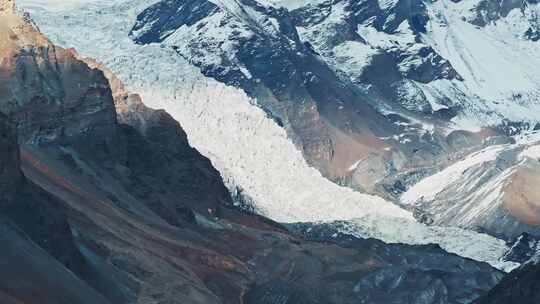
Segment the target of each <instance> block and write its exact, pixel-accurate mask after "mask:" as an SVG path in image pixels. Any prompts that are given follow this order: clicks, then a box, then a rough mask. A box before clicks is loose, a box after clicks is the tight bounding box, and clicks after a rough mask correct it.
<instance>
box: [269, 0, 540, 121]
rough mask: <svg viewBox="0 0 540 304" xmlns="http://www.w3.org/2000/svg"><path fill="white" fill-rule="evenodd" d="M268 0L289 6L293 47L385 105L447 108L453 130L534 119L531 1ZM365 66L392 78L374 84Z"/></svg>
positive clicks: (539, 83)
mask: <svg viewBox="0 0 540 304" xmlns="http://www.w3.org/2000/svg"><path fill="white" fill-rule="evenodd" d="M277 3H278V4H277V5H283V6H285V7H288V8H290V9H293V15H295V20H297V25H298V28H299V32H300V34H301V40H302V41H309V42H310V43H311V44H313V45H314V47H315V49H316V50H317V51H318V52H320V54H321V55H322V56H323V57H324V58H325V59H327V61H329V62H331V63H332V65H333V66H334V67H335V68H336V69H338V70H339V71H341V72H343V73H344V75H346V76H347V77H349V78H350V79H351V80H352V81H353V82H355V83H356V84H357V85H359V86H369V85H372V86H374V87H375V88H374V90H378V91H379V92H378V94H380V95H381V99H382V100H383V101H386V102H387V103H390V104H392V103H396V102H397V103H399V104H401V105H403V106H404V107H405V108H407V109H409V110H412V111H413V112H417V113H430V112H432V113H435V112H437V111H440V110H443V109H446V110H445V111H446V112H448V111H449V110H451V111H450V112H449V113H447V114H451V120H452V121H453V122H454V123H455V125H454V126H453V128H461V129H463V128H466V129H478V128H481V127H485V126H489V125H497V124H500V123H501V121H502V120H505V119H507V120H511V121H520V122H530V123H532V124H533V125H534V124H536V123H537V122H538V121H539V119H540V114H539V113H540V111H538V109H539V107H540V103H539V98H538V97H539V87H540V77H539V76H538V75H539V74H540V73H538V71H537V70H536V69H535V68H532V67H536V66H538V64H539V63H540V62H539V60H540V59H539V58H538V56H537V55H536V54H537V53H538V51H539V50H540V45H539V44H538V43H537V41H536V40H537V39H536V38H534V37H532V36H533V35H531V33H535V32H537V28H538V26H539V23H538V17H537V16H538V12H539V7H538V5H537V4H536V2H535V1H503V4H502V5H503V6H504V7H502V8H501V7H499V5H501V4H497V2H496V1H489V0H486V1H480V0H464V1H433V2H427V1H347V0H343V1H334V2H330V1H304V4H303V5H299V4H298V3H291V2H289V1H278V2H277ZM381 56H386V62H385V63H382V62H381V60H380V57H381ZM358 62H360V63H361V64H360V65H361V68H359V67H358V66H359V64H358ZM370 67H371V68H372V69H373V68H375V67H377V68H379V69H382V70H384V71H385V72H386V73H388V72H389V71H391V70H392V69H391V68H394V70H396V71H397V72H399V73H396V75H395V76H394V78H393V79H392V78H390V77H388V75H383V77H379V78H374V76H373V75H372V71H371V69H370ZM385 95H386V96H385ZM394 107H395V106H394Z"/></svg>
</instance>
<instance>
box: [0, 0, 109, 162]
mask: <svg viewBox="0 0 540 304" xmlns="http://www.w3.org/2000/svg"><path fill="white" fill-rule="evenodd" d="M11 4H12V2H11V1H7V2H6V1H3V5H4V6H7V5H11ZM0 41H1V42H0V58H1V61H0V106H1V109H2V112H3V113H4V114H6V115H7V116H9V117H10V118H11V119H12V120H13V121H14V122H15V123H16V126H17V129H18V133H19V140H20V141H21V142H25V143H38V144H44V143H50V142H59V143H62V144H64V145H72V146H75V147H77V148H78V149H80V150H85V151H87V152H89V153H92V154H93V155H97V156H101V157H103V158H105V157H107V156H110V154H111V153H113V152H114V150H115V144H114V142H115V140H117V139H116V136H117V134H116V131H115V124H116V112H115V109H114V103H113V100H112V98H111V92H110V88H109V86H108V82H107V79H105V77H104V76H103V73H102V72H101V71H99V70H95V69H91V68H89V67H88V66H87V65H86V64H85V63H83V62H82V61H79V60H77V59H76V58H75V56H74V54H72V53H71V52H69V51H67V50H64V49H62V48H59V47H56V46H54V45H53V44H51V43H50V42H49V41H48V40H47V39H46V38H45V37H44V36H43V35H41V33H39V32H38V31H37V30H36V29H34V28H33V26H32V25H30V24H28V23H26V22H25V21H23V20H22V19H21V18H20V17H19V16H17V15H16V14H15V13H13V12H9V11H8V10H5V11H4V12H3V16H2V18H1V20H0ZM91 139H93V140H91ZM98 139H99V140H98Z"/></svg>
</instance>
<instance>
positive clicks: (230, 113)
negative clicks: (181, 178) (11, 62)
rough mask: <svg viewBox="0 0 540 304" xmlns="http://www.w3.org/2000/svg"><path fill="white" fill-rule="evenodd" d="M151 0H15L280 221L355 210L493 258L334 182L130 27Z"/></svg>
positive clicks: (247, 108)
mask: <svg viewBox="0 0 540 304" xmlns="http://www.w3.org/2000/svg"><path fill="white" fill-rule="evenodd" d="M152 2H153V1H149V0H146V1H143V0H138V1H126V2H120V1H118V2H116V3H113V4H110V3H94V4H90V5H88V6H85V7H84V8H79V9H76V10H66V11H61V12H57V11H48V10H46V9H43V8H39V7H35V6H32V1H31V0H28V1H21V4H22V5H23V6H24V7H25V8H27V9H29V10H30V11H31V13H32V16H33V18H34V19H35V21H36V22H37V23H38V25H39V26H40V28H41V29H42V31H44V32H45V33H46V34H47V35H48V36H49V37H50V38H51V39H52V40H53V41H55V42H56V43H58V44H60V45H63V46H73V47H76V48H77V50H79V51H80V53H81V54H82V55H87V56H91V57H95V58H97V59H98V60H100V61H102V62H103V63H104V64H105V65H107V66H108V67H109V68H111V69H112V70H113V71H114V72H116V73H117V74H118V75H119V77H120V78H121V79H122V80H123V81H125V82H126V84H127V85H128V87H129V88H131V89H132V90H133V91H136V92H140V93H141V96H142V97H143V99H144V101H145V103H146V104H147V105H149V106H152V107H156V108H165V109H167V110H168V112H170V113H171V114H172V115H173V116H174V117H175V118H176V119H177V120H178V121H179V122H181V124H182V126H183V127H184V128H185V130H186V132H187V133H188V135H189V140H190V142H191V143H192V144H193V145H194V146H195V147H196V148H197V149H199V150H201V151H204V152H205V153H206V155H207V156H208V157H209V158H210V159H211V160H212V161H213V163H214V164H215V165H216V167H217V168H218V169H219V170H220V171H221V173H222V175H224V177H225V178H226V179H227V182H228V186H229V188H230V189H231V190H232V191H238V190H240V191H241V194H242V195H243V196H244V197H248V198H249V199H251V201H252V203H253V204H254V206H255V208H256V210H257V211H258V212H260V213H262V214H264V215H266V216H268V217H270V218H273V219H275V220H278V221H284V222H295V221H332V220H352V221H353V224H351V226H350V227H354V229H350V232H351V233H354V234H356V235H359V236H363V237H375V238H379V239H383V240H385V241H389V242H403V243H409V244H425V243H438V244H440V245H441V246H442V247H443V248H445V249H447V250H448V251H451V252H455V253H458V254H460V255H463V256H467V257H471V258H474V259H477V260H483V261H491V262H494V261H496V260H497V259H498V258H499V257H500V256H502V254H503V253H504V252H505V250H506V249H507V247H506V245H505V243H504V242H503V241H501V240H497V239H495V238H492V237H490V236H487V235H484V234H478V233H475V232H470V231H466V230H461V229H456V228H440V227H428V226H425V225H423V224H420V223H417V222H415V220H414V219H413V217H412V215H411V214H410V213H409V212H406V211H403V210H401V209H399V208H397V207H396V206H394V205H392V204H391V203H390V202H388V201H385V200H383V199H381V198H378V197H374V196H370V195H366V194H361V193H359V192H355V191H353V190H351V189H348V188H344V187H340V186H337V185H336V184H334V183H331V182H330V181H328V180H326V179H324V178H323V177H322V176H321V175H320V173H319V172H318V171H317V170H316V169H315V168H312V167H309V166H308V165H307V163H306V162H305V160H304V159H303V156H302V154H301V152H300V151H299V150H298V149H297V148H296V147H295V146H294V144H293V143H292V142H291V141H290V140H289V139H288V137H287V134H286V132H285V130H284V129H283V128H281V127H280V126H279V125H278V124H277V123H275V121H273V120H272V119H270V118H269V117H268V116H267V115H266V113H265V112H264V111H262V110H261V109H260V108H259V107H258V106H257V105H256V104H255V101H253V100H251V99H249V98H248V97H247V96H246V94H245V93H243V92H242V91H241V90H238V89H236V88H233V87H229V86H226V85H224V84H222V83H220V82H217V81H215V80H213V79H210V78H207V77H205V76H203V75H202V74H201V73H200V71H199V70H198V69H197V68H195V67H194V66H193V65H191V64H190V63H189V62H188V61H187V60H185V59H184V58H182V57H181V56H178V53H176V52H174V51H173V50H171V49H169V48H166V47H163V46H161V45H159V44H152V45H137V44H135V43H133V42H132V40H131V39H130V38H129V37H128V34H129V31H130V29H131V26H132V24H133V23H134V22H135V19H136V16H137V14H138V13H139V12H140V11H142V9H144V8H145V7H147V6H148V5H150V4H152Z"/></svg>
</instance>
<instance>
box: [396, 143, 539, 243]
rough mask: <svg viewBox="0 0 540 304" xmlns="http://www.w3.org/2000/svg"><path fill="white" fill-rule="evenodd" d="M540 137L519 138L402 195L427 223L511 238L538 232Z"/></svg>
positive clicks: (464, 161) (477, 154)
mask: <svg viewBox="0 0 540 304" xmlns="http://www.w3.org/2000/svg"><path fill="white" fill-rule="evenodd" d="M539 149H540V134H538V133H532V134H526V135H522V136H519V137H516V143H514V144H504V145H494V146H490V147H487V148H485V149H483V150H480V151H478V152H475V153H473V154H471V155H468V156H466V157H465V158H463V159H462V160H460V161H458V162H456V163H454V164H452V165H451V166H449V167H447V168H445V169H444V170H442V171H440V172H438V173H436V174H434V175H432V176H429V177H427V178H425V179H423V180H422V181H420V182H419V183H417V184H416V185H414V186H413V187H411V188H410V189H409V190H408V191H407V192H405V193H404V194H403V195H402V196H401V201H402V203H404V204H408V205H411V206H414V208H416V210H417V212H418V216H419V217H420V218H422V219H423V220H424V221H426V222H428V223H432V224H435V225H449V226H457V227H462V228H468V229H476V230H483V231H487V232H489V233H491V234H494V235H500V236H504V237H506V238H515V237H517V236H518V235H520V234H521V233H522V232H529V233H532V234H535V235H538V234H539V231H538V225H539V224H540V213H539V212H538V210H539V202H540V200H539V195H540V194H539V192H538V189H537V187H536V186H535V185H537V184H538V181H539V176H540V164H539V162H538V161H539V160H540V153H539V152H540V150H539Z"/></svg>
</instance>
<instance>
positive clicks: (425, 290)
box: [0, 0, 502, 304]
mask: <svg viewBox="0 0 540 304" xmlns="http://www.w3.org/2000/svg"><path fill="white" fill-rule="evenodd" d="M11 4H12V2H11V0H0V7H1V8H4V7H5V6H6V5H8V6H9V7H10V9H9V10H8V11H6V10H5V9H4V10H2V11H1V12H0V14H1V15H0V17H1V19H0V20H2V21H5V20H8V21H9V22H6V23H3V24H2V27H0V37H11V39H12V41H11V42H10V43H8V44H3V45H1V46H0V54H1V57H0V59H1V60H0V63H1V65H0V70H1V71H2V77H3V78H2V79H3V80H5V81H3V82H2V90H0V101H1V103H0V105H1V109H2V112H4V114H5V115H4V114H0V169H1V170H0V195H1V202H2V203H1V204H0V241H1V243H2V246H3V247H2V250H0V266H1V269H2V272H1V273H0V302H2V303H9V304H21V303H22V304H34V303H35V304H37V303H40V304H44V303H45V304H48V303H51V304H53V303H54V304H58V303H62V304H63V303H65V304H67V303H69V304H73V303H115V304H117V303H148V304H150V303H205V304H206V303H248V304H250V303H254V304H255V303H258V304H260V303H269V304H270V303H272V304H273V303H313V304H315V303H358V301H368V302H374V301H378V300H379V299H381V295H383V294H386V295H384V297H385V299H388V300H389V301H392V302H394V303H410V302H411V301H415V302H418V301H421V302H422V303H433V304H435V303H463V302H464V301H471V300H473V299H475V298H477V297H478V296H480V295H482V294H484V293H485V292H487V290H488V289H490V288H491V287H493V286H494V285H495V284H496V283H497V282H498V281H499V280H500V279H501V277H502V272H500V271H498V270H495V269H494V268H492V267H491V266H489V265H488V264H486V263H480V262H476V261H473V260H470V259H466V258H462V257H460V256H457V255H454V254H449V253H447V252H446V251H444V250H442V249H440V248H439V247H437V246H433V245H431V246H409V245H391V246H390V245H387V244H385V243H382V242H380V241H375V240H366V239H357V238H353V240H354V241H353V242H354V245H348V244H346V243H343V244H341V243H339V242H324V241H327V240H330V239H331V238H332V237H331V236H326V237H322V238H320V239H319V240H318V241H314V240H308V239H305V238H304V237H301V236H298V235H296V234H294V233H293V232H289V231H288V230H287V229H286V228H285V227H283V226H281V225H279V224H277V223H274V222H272V221H270V220H267V219H264V218H262V217H259V216H255V215H250V214H246V213H245V212H242V211H239V210H237V209H235V208H232V199H231V197H230V195H229V193H228V191H227V189H226V188H225V185H224V184H223V181H222V179H221V177H220V175H219V173H218V172H217V171H216V170H215V169H214V168H213V166H212V164H211V163H210V161H209V160H208V159H206V158H204V157H203V156H202V155H200V154H199V153H198V151H197V150H195V149H193V148H191V147H190V146H189V144H188V142H187V138H186V134H185V133H184V132H183V130H182V129H181V127H180V125H179V124H178V123H177V122H176V121H174V120H173V119H172V118H171V116H169V115H168V114H167V113H166V112H164V111H156V110H152V109H150V108H147V107H146V106H144V104H142V101H141V99H140V98H139V96H137V95H134V94H130V93H129V92H128V91H127V90H125V88H124V87H123V85H122V83H121V82H120V81H119V79H118V78H116V77H115V76H114V75H113V74H112V73H111V72H110V71H108V70H106V69H104V68H103V67H101V66H100V65H99V64H96V63H95V62H94V61H92V60H90V59H86V58H80V56H78V55H77V54H76V53H75V52H74V51H73V50H65V49H62V48H60V47H57V46H55V45H53V44H52V43H50V42H49V41H48V40H47V39H46V38H45V37H44V36H43V35H42V34H41V33H40V32H39V31H37V30H36V28H35V26H34V25H32V24H31V23H29V21H24V20H23V19H22V18H21V17H19V15H18V14H17V13H16V12H15V11H14V10H13V9H12V8H11ZM15 38H16V39H15ZM1 41H6V40H1ZM98 67H99V68H98ZM101 69H104V71H102V70H101ZM72 81H77V85H73V83H72ZM111 89H112V90H111ZM113 90H114V91H113ZM21 92H22V93H21ZM111 113H112V114H114V115H112V117H111ZM12 123H13V125H12ZM105 135H107V136H105ZM93 151H95V153H92V152H93ZM319 241H323V242H319ZM402 254H405V255H406V258H403V257H402ZM426 257H429V258H426ZM400 273H404V274H405V276H406V277H407V279H406V280H402V279H401V277H402V276H400V275H399V274H400ZM396 274H397V276H396ZM381 279H382V280H381ZM463 281H467V284H456V282H463ZM389 289H391V290H394V291H395V292H391V293H388V292H387V291H388V290H389ZM413 290H414V292H412V291H413ZM408 291H411V292H408ZM404 292H406V293H404Z"/></svg>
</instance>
